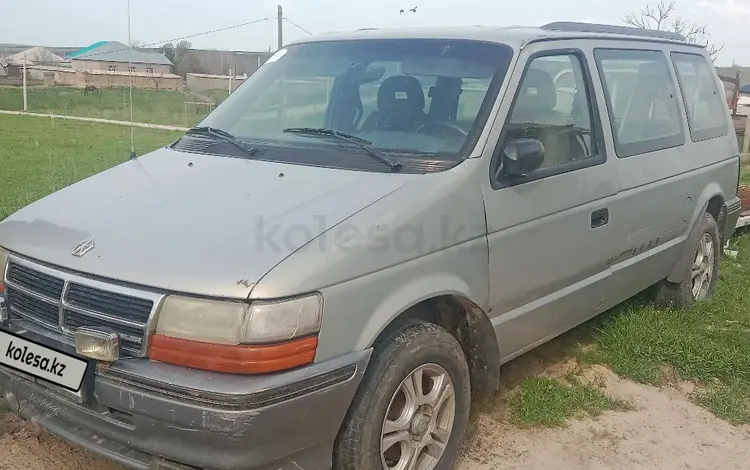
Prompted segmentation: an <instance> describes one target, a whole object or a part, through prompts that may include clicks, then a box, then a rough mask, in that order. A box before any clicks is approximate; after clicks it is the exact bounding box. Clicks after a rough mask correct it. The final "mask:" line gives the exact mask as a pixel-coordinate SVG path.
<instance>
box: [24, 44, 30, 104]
mask: <svg viewBox="0 0 750 470" xmlns="http://www.w3.org/2000/svg"><path fill="white" fill-rule="evenodd" d="M23 110H24V111H28V110H29V101H28V98H27V96H26V54H25V53H24V55H23Z"/></svg>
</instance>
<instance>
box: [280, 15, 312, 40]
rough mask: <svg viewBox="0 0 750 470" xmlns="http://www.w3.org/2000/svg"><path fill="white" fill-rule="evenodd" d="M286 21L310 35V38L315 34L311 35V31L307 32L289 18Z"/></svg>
mask: <svg viewBox="0 0 750 470" xmlns="http://www.w3.org/2000/svg"><path fill="white" fill-rule="evenodd" d="M284 20H286V21H288V22H289V23H291V24H292V25H293V26H296V27H297V29H299V30H300V31H303V32H305V33H307V34H309V35H310V36H313V33H311V32H310V31H308V30H306V29H305V28H303V27H302V26H300V25H298V24H297V23H295V22H294V21H292V20H290V19H289V18H284Z"/></svg>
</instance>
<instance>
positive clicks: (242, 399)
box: [97, 364, 357, 410]
mask: <svg viewBox="0 0 750 470" xmlns="http://www.w3.org/2000/svg"><path fill="white" fill-rule="evenodd" d="M356 372H357V366H356V365H355V364H350V365H348V366H346V367H342V368H340V369H336V370H333V371H330V372H326V373H324V374H321V375H316V376H313V377H310V378H307V379H305V380H302V381H300V382H297V383H294V384H291V385H286V386H282V387H279V388H274V389H271V390H266V391H262V392H258V393H254V394H252V395H245V396H233V395H223V394H216V393H214V394H210V393H205V392H201V394H200V395H198V394H196V393H195V392H193V393H190V391H187V390H179V389H176V388H174V387H173V386H171V385H169V384H160V383H158V382H153V381H152V382H144V381H143V379H142V378H141V379H140V380H138V381H135V380H131V379H130V378H129V377H128V375H127V374H124V373H121V372H114V371H112V372H107V373H99V374H98V375H97V379H98V380H102V381H104V382H108V383H110V384H112V385H114V386H121V387H127V388H130V389H133V390H136V391H140V392H149V393H151V394H155V395H157V396H161V397H163V398H168V399H175V398H176V399H178V400H182V401H185V402H191V403H194V404H197V405H203V406H210V407H211V408H219V409H224V410H253V409H257V408H263V407H266V406H271V405H275V404H277V403H281V402H284V401H287V400H291V399H294V398H297V397H301V396H303V395H306V394H308V393H313V392H316V391H318V390H322V389H324V388H327V387H330V386H332V385H336V384H338V383H341V382H345V381H347V380H349V379H350V378H352V377H353V376H354V374H355V373H356Z"/></svg>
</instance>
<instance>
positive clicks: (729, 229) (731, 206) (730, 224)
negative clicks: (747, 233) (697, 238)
mask: <svg viewBox="0 0 750 470" xmlns="http://www.w3.org/2000/svg"><path fill="white" fill-rule="evenodd" d="M726 206H727V220H726V222H725V225H724V227H719V228H720V229H721V228H723V234H724V240H725V241H726V240H729V239H730V238H732V234H734V229H735V228H736V227H737V220H739V218H740V213H741V212H742V201H740V198H738V197H735V198H734V199H731V200H729V201H727V203H726Z"/></svg>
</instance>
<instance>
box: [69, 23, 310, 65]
mask: <svg viewBox="0 0 750 470" xmlns="http://www.w3.org/2000/svg"><path fill="white" fill-rule="evenodd" d="M274 19H275V18H274ZM270 20H271V18H259V19H257V20H253V21H247V22H245V23H240V24H235V25H232V26H225V27H223V28H218V29H212V30H210V31H203V32H200V33H195V34H190V35H188V36H182V37H179V38H172V39H164V40H161V41H154V42H150V43H148V44H143V45H141V46H139V48H141V49H143V48H147V47H153V46H159V45H162V44H166V43H168V42H175V41H183V40H185V39H192V38H195V37H198V36H205V35H207V34H214V33H220V32H222V31H228V30H230V29H235V28H242V27H243V26H250V25H252V24H255V23H262V22H263V21H270ZM295 26H297V25H295ZM297 27H299V26H297ZM310 34H312V33H310ZM130 49H135V48H134V47H130V46H128V47H123V48H121V49H114V50H111V51H103V52H94V53H92V54H83V55H81V56H80V57H81V58H83V59H88V58H91V57H96V56H98V55H102V54H111V53H113V52H122V51H128V50H130Z"/></svg>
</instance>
